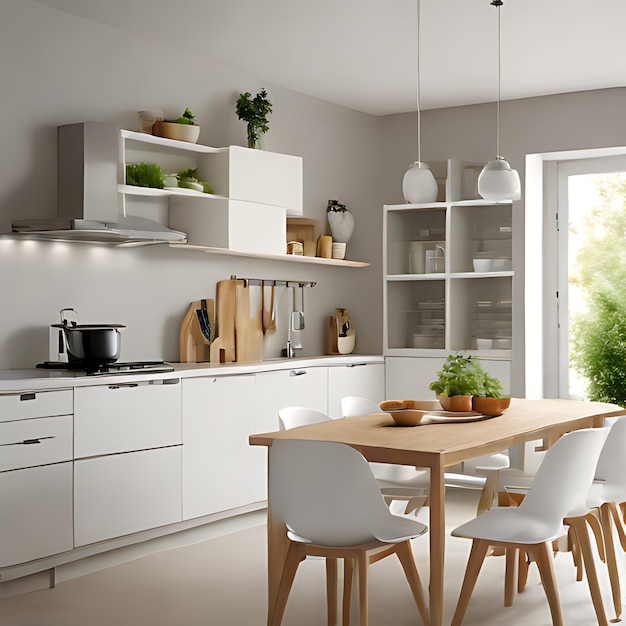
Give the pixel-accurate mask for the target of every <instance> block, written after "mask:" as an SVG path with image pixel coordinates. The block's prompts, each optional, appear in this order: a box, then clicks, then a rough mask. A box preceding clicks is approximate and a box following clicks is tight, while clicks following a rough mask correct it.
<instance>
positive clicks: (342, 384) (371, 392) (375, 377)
mask: <svg viewBox="0 0 626 626" xmlns="http://www.w3.org/2000/svg"><path fill="white" fill-rule="evenodd" d="M344 396H361V397H363V398H369V399H370V400H373V401H374V402H381V401H382V400H384V398H385V365H384V364H383V363H359V362H355V363H349V364H347V365H337V366H333V367H329V368H328V415H330V417H332V418H333V419H337V418H339V417H342V412H341V399H342V398H343V397H344Z"/></svg>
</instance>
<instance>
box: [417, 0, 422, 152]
mask: <svg viewBox="0 0 626 626" xmlns="http://www.w3.org/2000/svg"><path fill="white" fill-rule="evenodd" d="M416 17H417V25H416V26H417V30H416V32H417V45H416V48H417V49H416V61H417V94H416V95H417V162H418V163H421V161H422V154H421V137H420V127H421V113H420V0H417V11H416Z"/></svg>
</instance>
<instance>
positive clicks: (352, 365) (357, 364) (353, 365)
mask: <svg viewBox="0 0 626 626" xmlns="http://www.w3.org/2000/svg"><path fill="white" fill-rule="evenodd" d="M361 365H365V363H348V365H346V367H360V366H361Z"/></svg>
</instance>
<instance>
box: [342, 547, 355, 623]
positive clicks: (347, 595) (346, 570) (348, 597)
mask: <svg viewBox="0 0 626 626" xmlns="http://www.w3.org/2000/svg"><path fill="white" fill-rule="evenodd" d="M353 578H354V559H344V560H343V613H342V617H341V620H342V623H343V626H350V602H351V601H352V579H353Z"/></svg>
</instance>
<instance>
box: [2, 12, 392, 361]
mask: <svg viewBox="0 0 626 626" xmlns="http://www.w3.org/2000/svg"><path fill="white" fill-rule="evenodd" d="M0 11H1V14H2V20H0V58H2V59H3V61H2V64H1V66H0V67H1V69H0V72H1V79H2V80H1V84H2V98H1V99H0V137H1V138H2V139H1V141H0V229H1V230H3V231H6V230H7V229H8V228H9V225H10V222H11V220H12V219H15V218H29V217H42V216H46V217H52V216H54V215H55V214H56V133H57V126H58V125H60V124H67V123H74V122H80V121H102V122H112V123H118V124H120V125H121V126H122V127H124V128H129V129H135V130H138V120H137V114H136V112H137V111H138V110H139V109H143V108H157V109H162V110H163V111H164V112H165V115H166V116H167V117H171V116H178V115H179V114H180V113H181V112H182V111H183V110H184V108H185V107H186V106H188V107H189V108H190V109H191V110H192V111H193V112H194V113H195V114H196V116H197V118H198V120H199V121H200V124H201V135H200V143H203V144H207V145H212V146H225V145H230V144H239V145H245V142H246V135H245V124H244V123H243V122H241V121H240V120H238V119H237V116H236V114H235V101H236V99H237V97H238V95H239V93H241V92H243V91H250V92H252V93H256V92H257V91H259V90H260V89H261V88H262V87H266V88H267V90H268V92H269V96H270V99H271V101H272V102H273V104H274V112H273V114H272V115H271V117H270V133H269V134H268V136H267V140H266V149H268V150H273V151H276V152H284V153H287V154H297V155H300V156H302V157H303V162H304V214H305V216H306V217H312V218H315V219H319V220H320V221H321V225H322V227H324V228H325V227H326V202H327V201H328V199H329V198H338V199H340V200H341V201H342V202H344V203H346V204H347V205H348V206H349V207H350V208H351V209H352V211H353V213H354V216H355V220H356V228H355V232H354V235H353V238H352V240H351V241H350V243H349V244H348V257H349V258H353V259H358V260H365V261H370V262H372V267H371V268H365V269H345V268H341V269H336V268H334V267H329V266H317V265H310V264H297V265H296V264H293V263H282V262H270V261H257V260H254V259H245V258H238V257H226V256H215V255H211V256H209V255H204V254H200V253H194V252H187V251H180V250H175V249H170V248H168V247H167V246H156V247H146V248H135V249H126V250H124V249H104V248H101V247H94V246H89V245H83V244H78V245H77V244H69V245H68V244H53V243H42V242H26V241H19V242H17V241H7V240H0V293H1V294H2V327H1V328H2V329H1V330H0V368H23V367H32V366H33V365H34V364H35V363H37V362H39V361H42V360H44V359H46V358H47V357H48V325H49V324H50V323H53V322H56V321H58V311H59V310H60V309H61V308H63V307H73V308H75V309H77V311H78V313H79V316H80V319H81V321H83V322H101V323H123V324H126V326H127V328H126V329H125V330H124V331H123V333H124V334H123V338H122V355H121V358H122V359H128V360H134V359H144V358H165V359H169V360H174V361H175V360H178V333H179V328H180V323H181V321H182V318H183V315H184V314H185V312H186V310H187V308H188V305H189V302H190V301H192V300H197V299H198V298H202V297H207V298H210V297H213V296H214V293H215V283H216V282H217V281H218V280H221V279H224V278H229V277H230V276H231V274H237V275H239V276H252V277H259V278H278V279H291V280H312V281H316V282H317V286H316V287H315V288H314V289H313V290H312V291H311V292H308V293H307V298H306V314H307V328H306V330H305V331H304V334H303V342H304V346H305V348H304V350H303V353H304V354H305V355H313V354H323V353H324V352H325V347H326V325H325V323H326V322H325V320H326V318H327V316H328V315H331V314H333V313H334V309H335V307H346V308H348V310H349V311H350V314H351V316H352V318H353V320H354V323H355V326H356V330H357V346H356V352H360V353H380V351H381V316H382V305H381V300H382V294H381V289H380V279H381V273H380V225H381V214H382V210H381V205H382V200H383V197H382V193H381V190H380V189H379V187H378V185H377V181H378V180H380V176H379V172H378V164H379V161H380V154H379V144H380V129H381V126H382V120H381V119H380V118H375V117H371V116H368V115H364V114H361V113H357V112H354V111H350V110H347V109H344V108H341V107H337V106H334V105H331V104H328V103H326V102H323V101H320V100H316V99H314V98H310V97H307V96H303V95H301V94H298V93H295V92H292V91H289V90H285V89H281V88H279V87H276V86H273V85H270V84H265V83H261V82H259V81H258V80H257V79H255V78H254V77H252V76H248V75H246V74H243V73H241V72H238V71H236V70H233V69H232V68H228V67H224V66H221V65H217V64H213V63H211V62H210V61H207V60H206V59H203V58H200V57H198V56H195V55H192V54H190V53H187V52H184V51H182V50H179V49H177V48H172V47H170V46H166V45H162V44H159V43H156V42H153V41H148V40H146V39H144V38H140V37H135V36H133V35H131V34H129V33H126V32H122V31H118V30H115V29H112V28H109V27H107V26H103V25H99V24H96V23H94V22H90V21H87V20H84V19H81V18H77V17H74V16H71V15H68V14H65V13H62V12H59V11H55V10H51V9H49V8H47V7H43V6H41V5H38V4H36V3H33V2H31V1H30V0H21V1H20V2H19V3H18V2H12V1H10V0H0Z"/></svg>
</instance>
